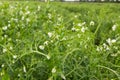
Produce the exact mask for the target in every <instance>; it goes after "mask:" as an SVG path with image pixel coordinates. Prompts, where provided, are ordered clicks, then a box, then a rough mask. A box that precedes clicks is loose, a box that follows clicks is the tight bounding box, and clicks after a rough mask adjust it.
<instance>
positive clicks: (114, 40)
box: [106, 38, 117, 45]
mask: <svg viewBox="0 0 120 80" xmlns="http://www.w3.org/2000/svg"><path fill="white" fill-rule="evenodd" d="M106 41H107V43H108V44H109V45H112V44H113V43H115V42H116V41H117V40H116V39H112V40H111V39H110V38H108V39H107V40H106Z"/></svg>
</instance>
